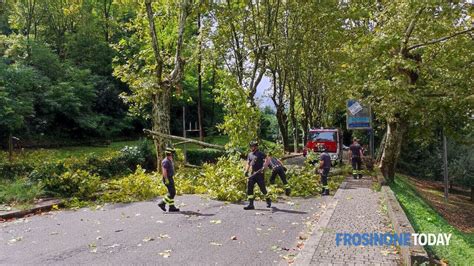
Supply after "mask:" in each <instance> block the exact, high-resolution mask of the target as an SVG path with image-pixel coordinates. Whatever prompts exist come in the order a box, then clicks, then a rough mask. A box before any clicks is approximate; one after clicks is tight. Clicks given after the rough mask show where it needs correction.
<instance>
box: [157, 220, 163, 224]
mask: <svg viewBox="0 0 474 266" xmlns="http://www.w3.org/2000/svg"><path fill="white" fill-rule="evenodd" d="M156 223H157V224H162V223H164V222H163V221H161V220H158V221H156Z"/></svg>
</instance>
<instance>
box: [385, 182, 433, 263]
mask: <svg viewBox="0 0 474 266" xmlns="http://www.w3.org/2000/svg"><path fill="white" fill-rule="evenodd" d="M382 194H383V196H384V198H385V201H386V203H387V209H388V216H389V217H390V220H391V221H392V225H393V228H394V229H395V232H396V233H397V234H401V233H409V234H412V233H415V229H413V227H412V225H411V223H410V221H409V220H408V217H407V216H406V214H405V212H404V211H403V209H402V207H401V206H400V203H399V202H398V200H397V198H396V197H395V194H394V193H393V191H392V189H391V188H390V187H388V186H382ZM411 243H413V239H412V241H411ZM400 253H401V255H402V259H403V264H405V265H414V264H417V265H419V264H422V263H423V262H427V261H429V257H428V253H426V251H425V249H424V248H423V246H419V245H417V246H415V245H411V246H409V247H406V246H401V247H400Z"/></svg>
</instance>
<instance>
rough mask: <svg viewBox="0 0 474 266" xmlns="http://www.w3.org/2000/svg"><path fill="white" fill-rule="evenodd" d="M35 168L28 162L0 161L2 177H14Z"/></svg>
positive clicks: (0, 177) (0, 175) (0, 176)
mask: <svg viewBox="0 0 474 266" xmlns="http://www.w3.org/2000/svg"><path fill="white" fill-rule="evenodd" d="M33 169H34V168H33V166H32V165H31V164H29V163H28V162H23V161H21V162H13V163H9V162H3V163H0V179H14V178H15V177H19V176H23V175H25V173H28V172H31V171H32V170H33Z"/></svg>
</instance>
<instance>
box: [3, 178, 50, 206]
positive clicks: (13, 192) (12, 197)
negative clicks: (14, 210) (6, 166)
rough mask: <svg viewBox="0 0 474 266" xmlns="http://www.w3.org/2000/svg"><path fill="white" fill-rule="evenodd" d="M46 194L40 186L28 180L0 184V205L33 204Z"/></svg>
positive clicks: (22, 179) (21, 179)
mask: <svg viewBox="0 0 474 266" xmlns="http://www.w3.org/2000/svg"><path fill="white" fill-rule="evenodd" d="M43 193H44V191H43V188H42V186H41V185H40V184H36V183H32V182H30V181H28V179H26V178H20V179H16V180H14V181H1V182H0V203H10V204H12V205H18V204H22V205H24V204H27V203H32V202H33V201H34V200H35V199H37V198H39V197H40V196H42V195H43Z"/></svg>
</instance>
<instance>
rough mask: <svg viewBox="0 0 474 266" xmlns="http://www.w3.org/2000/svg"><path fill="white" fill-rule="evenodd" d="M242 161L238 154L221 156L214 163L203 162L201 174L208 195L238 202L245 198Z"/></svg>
mask: <svg viewBox="0 0 474 266" xmlns="http://www.w3.org/2000/svg"><path fill="white" fill-rule="evenodd" d="M243 169H244V168H243V162H242V161H241V160H240V158H239V157H238V156H225V157H221V158H220V159H219V160H218V161H217V163H216V164H208V163H206V164H204V166H203V171H202V173H201V176H202V178H203V185H204V187H206V188H207V192H208V193H209V195H210V196H211V197H212V198H214V199H217V200H225V201H230V202H239V201H242V200H244V199H246V193H245V191H246V190H245V188H246V180H247V178H245V177H244V175H243V172H242V170H243Z"/></svg>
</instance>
